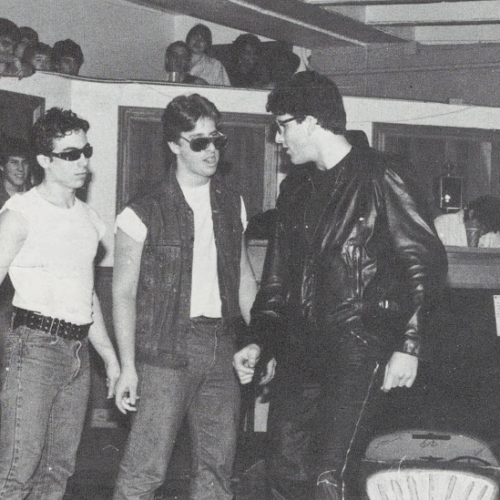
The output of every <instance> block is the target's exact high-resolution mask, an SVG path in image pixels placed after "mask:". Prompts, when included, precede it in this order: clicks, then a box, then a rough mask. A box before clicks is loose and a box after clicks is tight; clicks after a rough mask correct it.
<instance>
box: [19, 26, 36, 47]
mask: <svg viewBox="0 0 500 500" xmlns="http://www.w3.org/2000/svg"><path fill="white" fill-rule="evenodd" d="M19 37H20V39H21V40H23V39H26V40H28V41H29V42H30V44H33V43H38V42H39V41H40V39H39V38H38V33H37V32H36V31H35V30H34V29H33V28H31V27H30V26H21V27H20V28H19Z"/></svg>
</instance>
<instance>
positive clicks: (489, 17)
mask: <svg viewBox="0 0 500 500" xmlns="http://www.w3.org/2000/svg"><path fill="white" fill-rule="evenodd" d="M303 1H304V3H307V4H311V5H317V6H320V7H322V8H323V9H326V10H328V11H330V12H335V13H338V14H342V15H345V16H348V17H351V18H353V19H356V20H358V21H361V22H363V23H364V24H366V25H367V26H372V27H374V28H378V29H381V30H383V31H386V32H389V33H391V34H395V35H397V36H400V37H402V38H406V39H410V40H414V41H416V42H419V43H423V44H456V43H496V42H500V1H499V0H445V1H443V0H303Z"/></svg>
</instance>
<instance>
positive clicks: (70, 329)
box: [12, 307, 91, 340]
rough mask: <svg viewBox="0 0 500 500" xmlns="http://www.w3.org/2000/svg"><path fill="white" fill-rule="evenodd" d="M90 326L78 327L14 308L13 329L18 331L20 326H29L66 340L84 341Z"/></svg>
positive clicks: (61, 320) (60, 320)
mask: <svg viewBox="0 0 500 500" xmlns="http://www.w3.org/2000/svg"><path fill="white" fill-rule="evenodd" d="M90 325H91V323H89V324H86V325H76V324H75V323H71V322H69V321H65V320H63V319H58V318H51V317H50V316H43V315H42V314H38V313H37V312H34V311H28V310H27V309H21V308H19V307H14V315H13V319H12V327H13V328H14V329H16V328H17V327H18V326H27V327H28V328H33V329H35V330H40V331H42V332H45V333H48V334H50V335H57V336H58V337H61V338H63V339H66V340H83V339H85V338H86V337H87V335H88V333H89V329H90Z"/></svg>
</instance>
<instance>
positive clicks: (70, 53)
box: [52, 38, 83, 67]
mask: <svg viewBox="0 0 500 500" xmlns="http://www.w3.org/2000/svg"><path fill="white" fill-rule="evenodd" d="M63 57H72V58H73V59H74V60H75V62H76V64H78V67H80V66H81V65H82V64H83V52H82V48H81V47H80V45H78V44H77V43H76V42H75V41H73V40H71V38H67V39H66V40H59V41H58V42H56V43H55V44H54V47H53V49H52V62H53V64H58V63H59V61H60V60H61V59H62V58H63Z"/></svg>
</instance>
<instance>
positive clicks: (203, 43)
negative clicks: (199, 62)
mask: <svg viewBox="0 0 500 500" xmlns="http://www.w3.org/2000/svg"><path fill="white" fill-rule="evenodd" d="M186 43H187V45H188V47H189V48H190V49H191V52H192V53H193V54H196V55H201V54H204V53H205V51H206V50H207V49H208V40H207V39H206V38H205V37H204V36H203V35H202V34H201V33H196V32H195V33H194V34H192V35H191V36H190V37H189V38H188V39H187V40H186Z"/></svg>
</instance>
